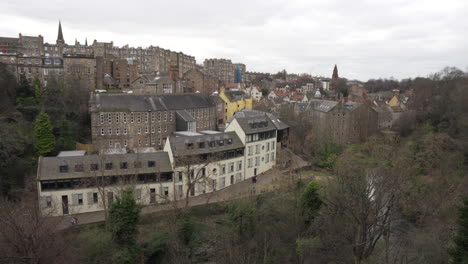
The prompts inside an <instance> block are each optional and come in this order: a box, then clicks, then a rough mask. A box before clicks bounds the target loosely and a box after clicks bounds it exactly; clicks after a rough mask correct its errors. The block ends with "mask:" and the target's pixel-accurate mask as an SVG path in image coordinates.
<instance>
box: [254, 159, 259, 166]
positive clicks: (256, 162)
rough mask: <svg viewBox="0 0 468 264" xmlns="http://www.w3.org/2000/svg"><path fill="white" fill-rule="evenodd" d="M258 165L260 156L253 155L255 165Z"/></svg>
mask: <svg viewBox="0 0 468 264" xmlns="http://www.w3.org/2000/svg"><path fill="white" fill-rule="evenodd" d="M258 165H260V157H255V166H258Z"/></svg>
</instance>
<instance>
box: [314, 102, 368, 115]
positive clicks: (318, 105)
mask: <svg viewBox="0 0 468 264" xmlns="http://www.w3.org/2000/svg"><path fill="white" fill-rule="evenodd" d="M361 105H362V103H358V102H345V103H340V102H337V101H330V100H318V99H311V100H310V101H309V103H308V105H307V110H315V111H320V112H325V113H327V112H332V111H347V112H352V111H354V110H355V109H357V108H359V107H360V106H361Z"/></svg>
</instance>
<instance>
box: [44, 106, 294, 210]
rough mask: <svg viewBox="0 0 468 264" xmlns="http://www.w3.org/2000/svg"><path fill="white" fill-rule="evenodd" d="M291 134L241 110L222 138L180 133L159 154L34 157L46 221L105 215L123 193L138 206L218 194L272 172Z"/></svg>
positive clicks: (257, 114)
mask: <svg viewBox="0 0 468 264" xmlns="http://www.w3.org/2000/svg"><path fill="white" fill-rule="evenodd" d="M288 130H289V128H288V126H287V125H286V124H284V123H283V122H282V121H281V120H279V119H278V118H276V117H274V116H273V115H271V114H268V113H264V112H260V111H255V110H247V109H244V110H242V111H239V112H237V113H236V114H235V115H234V117H233V118H232V119H231V120H230V121H229V123H228V125H227V128H226V130H225V132H219V131H201V132H198V133H193V132H187V133H178V134H176V135H174V136H171V137H169V138H168V140H167V141H166V144H165V146H164V150H163V151H158V152H154V151H153V152H145V151H143V152H140V153H122V152H115V153H101V154H99V155H98V154H90V155H86V153H85V152H84V151H67V152H61V153H60V154H59V155H58V156H57V157H39V161H38V170H37V188H38V196H39V201H40V206H41V210H42V212H43V214H44V215H47V216H58V215H73V214H79V213H87V212H96V211H102V210H104V209H105V208H108V206H109V205H110V204H112V202H113V201H114V200H115V199H116V197H118V196H120V195H121V193H122V191H123V190H126V189H128V188H131V189H133V190H134V195H135V199H136V201H137V202H138V203H139V204H142V205H150V204H157V203H165V202H169V201H174V200H180V199H185V198H186V195H187V194H188V196H197V195H201V194H204V193H209V192H213V191H217V190H220V189H222V188H225V187H228V186H230V185H233V184H235V183H238V182H240V181H243V180H247V179H249V178H251V177H253V176H255V175H258V174H261V173H264V172H266V171H268V170H270V169H271V168H272V167H273V166H275V164H276V157H277V155H276V152H277V150H278V149H280V148H281V146H286V144H287V137H288Z"/></svg>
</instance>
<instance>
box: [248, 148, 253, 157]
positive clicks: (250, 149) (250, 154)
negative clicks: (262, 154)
mask: <svg viewBox="0 0 468 264" xmlns="http://www.w3.org/2000/svg"><path fill="white" fill-rule="evenodd" d="M252 150H253V146H249V147H248V149H247V154H248V155H249V156H252V154H253V152H252Z"/></svg>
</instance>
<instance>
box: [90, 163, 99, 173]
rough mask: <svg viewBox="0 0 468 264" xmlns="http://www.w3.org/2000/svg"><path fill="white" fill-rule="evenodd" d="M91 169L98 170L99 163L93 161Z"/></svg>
mask: <svg viewBox="0 0 468 264" xmlns="http://www.w3.org/2000/svg"><path fill="white" fill-rule="evenodd" d="M89 169H90V170H91V171H97V170H99V165H98V164H97V163H92V164H91V165H89Z"/></svg>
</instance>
